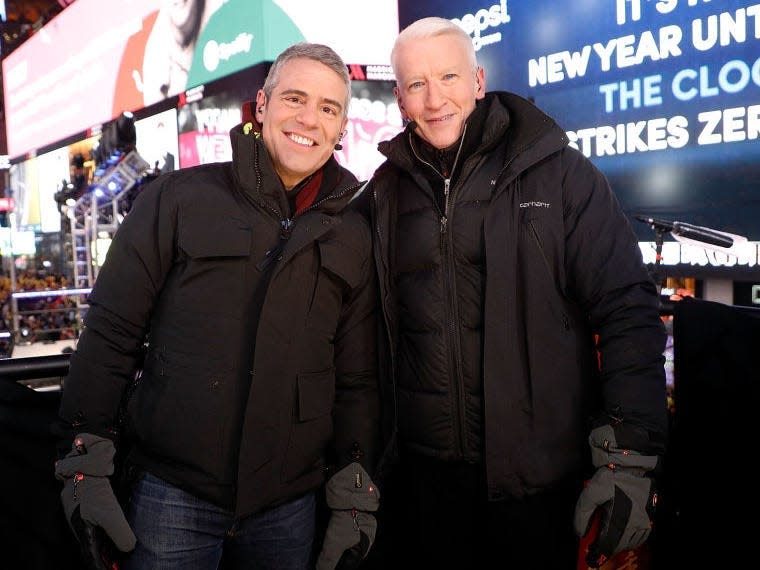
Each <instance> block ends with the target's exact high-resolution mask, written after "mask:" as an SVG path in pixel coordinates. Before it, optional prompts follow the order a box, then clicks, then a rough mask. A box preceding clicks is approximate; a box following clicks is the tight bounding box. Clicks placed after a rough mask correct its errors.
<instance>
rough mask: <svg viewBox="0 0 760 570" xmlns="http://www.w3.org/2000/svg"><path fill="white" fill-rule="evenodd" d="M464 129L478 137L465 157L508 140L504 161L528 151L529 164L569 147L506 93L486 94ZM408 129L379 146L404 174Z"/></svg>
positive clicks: (542, 117) (543, 118)
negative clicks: (529, 150) (507, 138)
mask: <svg viewBox="0 0 760 570" xmlns="http://www.w3.org/2000/svg"><path fill="white" fill-rule="evenodd" d="M483 117H485V119H483ZM471 123H475V124H471ZM467 125H468V128H467V131H468V132H469V133H472V134H477V133H480V141H479V142H475V143H473V142H468V141H465V142H466V147H467V148H468V149H469V150H470V152H468V155H470V154H474V153H482V152H488V151H489V150H491V149H492V148H494V147H495V146H496V145H498V144H500V143H502V142H503V141H504V138H505V137H507V136H508V137H509V146H508V150H507V161H511V160H513V159H517V158H518V157H520V156H521V155H523V154H524V153H525V151H527V150H528V149H531V152H530V153H529V161H530V162H531V163H532V162H534V161H537V160H541V159H543V158H545V157H546V156H548V155H549V154H552V153H554V152H556V151H558V150H560V149H561V148H563V147H565V146H566V145H567V143H568V139H567V136H566V135H565V133H564V131H563V130H562V129H561V128H560V127H559V125H557V123H556V122H555V121H554V119H552V118H551V117H549V116H548V115H547V114H546V113H544V112H543V111H541V110H540V109H539V108H538V107H536V106H535V105H534V104H533V103H532V102H530V101H528V100H527V99H525V98H523V97H520V96H519V95H516V94H514V93H509V92H506V91H493V92H490V93H487V94H486V96H485V98H484V99H483V100H480V101H478V106H477V109H476V111H475V112H473V113H472V114H471V115H470V116H469V117H468V118H467ZM410 126H411V125H410ZM410 126H407V128H406V129H404V131H403V132H401V133H399V134H398V135H396V136H395V137H393V138H392V139H391V140H389V141H386V142H381V143H380V144H379V145H378V150H379V151H380V152H381V153H382V154H384V155H385V156H386V157H387V159H388V161H389V162H391V163H393V164H395V165H396V166H398V167H400V168H402V169H404V170H413V169H414V167H415V163H414V157H413V155H412V153H411V149H410V146H409V140H410V137H416V135H415V134H414V131H413V129H412V128H410ZM478 127H480V128H478ZM521 162H522V161H521Z"/></svg>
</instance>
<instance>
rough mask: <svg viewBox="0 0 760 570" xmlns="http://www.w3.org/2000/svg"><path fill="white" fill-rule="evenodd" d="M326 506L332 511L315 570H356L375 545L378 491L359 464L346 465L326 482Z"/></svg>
mask: <svg viewBox="0 0 760 570" xmlns="http://www.w3.org/2000/svg"><path fill="white" fill-rule="evenodd" d="M325 495H326V497H327V506H328V507H330V508H331V509H332V514H331V515H330V522H329V523H328V525H327V532H326V533H325V540H324V542H323V543H322V551H321V552H320V553H319V558H318V559H317V570H332V569H333V568H340V569H341V570H349V569H351V568H357V567H358V566H359V565H360V564H361V563H362V562H363V561H364V559H365V558H366V557H367V554H368V553H369V549H370V548H371V547H372V543H373V542H374V541H375V531H376V530H377V521H376V520H375V515H373V514H371V513H372V512H374V511H376V510H377V508H378V506H379V505H380V491H378V489H377V487H376V486H375V484H374V483H373V482H372V479H370V477H369V475H367V472H366V471H365V470H364V468H362V466H361V465H359V464H358V463H351V464H350V465H347V466H346V467H344V468H343V469H341V470H340V471H338V472H337V473H336V474H335V475H333V476H332V477H331V478H330V480H329V481H328V482H327V486H326V487H325Z"/></svg>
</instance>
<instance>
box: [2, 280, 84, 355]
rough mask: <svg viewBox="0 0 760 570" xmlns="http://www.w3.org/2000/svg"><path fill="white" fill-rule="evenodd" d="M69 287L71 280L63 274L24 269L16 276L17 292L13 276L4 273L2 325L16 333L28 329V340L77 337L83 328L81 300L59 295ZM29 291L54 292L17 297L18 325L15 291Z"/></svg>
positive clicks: (26, 338) (25, 339)
mask: <svg viewBox="0 0 760 570" xmlns="http://www.w3.org/2000/svg"><path fill="white" fill-rule="evenodd" d="M68 287H69V280H68V279H67V278H66V277H65V276H63V275H60V274H54V275H44V276H39V275H38V274H37V273H36V272H32V271H22V272H21V273H19V274H18V275H17V276H16V289H15V291H14V290H13V289H12V282H11V278H10V277H9V276H7V275H0V320H1V321H2V322H0V328H3V329H5V330H8V331H13V332H14V333H18V332H19V331H24V338H23V340H24V341H25V342H37V341H55V340H67V339H74V338H76V337H77V334H78V331H79V328H80V324H79V320H80V319H79V315H78V310H77V309H78V307H77V299H76V298H75V297H71V296H68V295H59V294H55V292H56V291H60V290H62V289H67V288H68ZM27 291H29V292H31V291H36V292H45V291H50V292H51V295H49V296H44V295H42V296H39V297H32V298H21V299H17V301H16V310H17V316H18V325H17V327H14V322H13V307H12V303H11V294H12V293H14V292H27Z"/></svg>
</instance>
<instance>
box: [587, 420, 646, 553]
mask: <svg viewBox="0 0 760 570" xmlns="http://www.w3.org/2000/svg"><path fill="white" fill-rule="evenodd" d="M641 432H643V430H640V429H638V428H634V427H631V426H623V424H619V425H617V426H615V427H614V428H613V426H611V425H603V426H600V427H597V428H595V429H594V430H593V431H592V432H591V435H590V437H589V443H590V444H591V457H592V460H593V462H594V466H595V467H597V470H596V473H594V476H593V477H592V478H591V480H590V481H589V482H588V485H586V487H585V488H584V489H583V491H582V492H581V495H580V497H579V498H578V502H577V504H576V506H575V532H576V533H577V534H578V536H583V535H585V534H586V533H587V532H588V531H589V529H590V527H591V524H592V520H593V519H592V517H593V515H594V513H595V512H596V511H597V509H599V511H600V518H599V532H598V534H597V536H596V538H595V539H594V541H593V542H592V543H591V545H590V546H589V549H588V553H587V555H586V563H587V564H588V565H589V566H591V567H592V568H598V567H599V566H601V565H602V564H604V562H605V561H606V560H607V559H609V558H610V557H611V556H613V555H614V554H617V553H618V552H622V551H624V550H632V549H634V548H638V547H639V546H641V545H642V544H643V543H644V541H646V539H647V538H648V537H649V533H650V531H651V528H652V522H651V521H652V517H653V515H654V506H655V504H656V502H657V494H656V492H655V486H654V481H653V479H652V478H651V477H648V476H647V474H648V473H650V472H651V471H653V470H654V469H655V467H656V466H657V460H658V458H657V456H656V455H642V454H640V453H639V452H637V451H634V450H633V449H631V448H630V447H629V445H628V444H630V443H634V444H636V443H637V442H643V440H642V435H641ZM645 448H646V445H645V444H643V443H642V445H641V446H640V447H639V449H645Z"/></svg>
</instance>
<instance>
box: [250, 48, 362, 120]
mask: <svg viewBox="0 0 760 570" xmlns="http://www.w3.org/2000/svg"><path fill="white" fill-rule="evenodd" d="M293 59H311V60H312V61H317V62H319V63H321V64H323V65H326V66H327V67H329V68H330V69H332V70H333V71H334V72H335V73H336V74H337V75H338V77H340V78H341V79H342V80H343V83H345V84H346V104H345V105H344V106H343V116H344V117H345V116H346V114H347V113H348V104H349V103H350V101H351V78H350V77H349V75H348V67H347V66H346V64H345V63H344V62H343V59H341V57H340V56H339V55H338V54H337V53H336V52H335V50H333V49H332V48H331V47H329V46H326V45H324V44H312V43H308V42H300V43H297V44H293V45H292V46H290V47H288V48H286V49H285V50H284V51H283V52H282V53H280V55H278V56H277V59H275V60H274V63H273V64H272V67H270V68H269V73H267V78H266V80H265V81H264V87H263V88H262V89H263V90H264V95H266V97H267V99H269V97H270V96H271V95H272V91H274V88H275V87H277V84H278V83H279V81H280V71H281V70H282V67H283V66H284V65H285V64H286V63H288V62H289V61H291V60H293Z"/></svg>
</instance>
